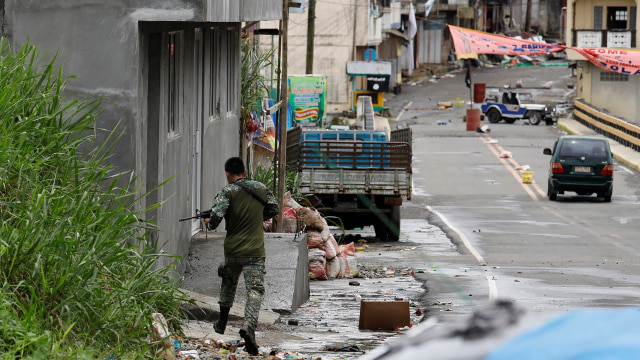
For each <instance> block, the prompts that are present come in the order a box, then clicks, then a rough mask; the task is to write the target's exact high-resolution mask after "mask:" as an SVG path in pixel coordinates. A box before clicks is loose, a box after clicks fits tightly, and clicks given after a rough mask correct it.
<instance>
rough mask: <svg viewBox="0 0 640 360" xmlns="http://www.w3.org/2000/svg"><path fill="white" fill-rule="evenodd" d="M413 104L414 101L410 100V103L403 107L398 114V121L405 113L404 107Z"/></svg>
mask: <svg viewBox="0 0 640 360" xmlns="http://www.w3.org/2000/svg"><path fill="white" fill-rule="evenodd" d="M411 104H413V101H409V103H408V104H407V105H405V106H403V107H402V111H400V114H398V116H396V121H398V120H400V116H402V114H404V109H406V108H408V107H409V106H411Z"/></svg>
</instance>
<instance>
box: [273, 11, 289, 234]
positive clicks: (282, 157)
mask: <svg viewBox="0 0 640 360" xmlns="http://www.w3.org/2000/svg"><path fill="white" fill-rule="evenodd" d="M288 32H289V0H283V1H282V32H281V33H280V36H281V37H282V49H281V53H282V56H281V58H280V62H281V64H280V66H281V67H282V71H281V76H280V94H281V99H280V100H281V101H282V103H281V105H280V116H279V120H280V121H279V124H278V125H279V128H278V130H279V131H278V145H279V148H278V150H279V155H278V178H277V182H278V194H277V196H278V208H279V209H280V212H279V213H278V216H277V218H276V232H282V210H283V209H284V188H285V183H286V181H287V179H286V176H287V175H286V173H287V115H288V114H287V110H288V109H289V87H288V86H287V85H288V82H289V81H288V75H287V45H288V42H287V34H288Z"/></svg>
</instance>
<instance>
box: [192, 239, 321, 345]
mask: <svg viewBox="0 0 640 360" xmlns="http://www.w3.org/2000/svg"><path fill="white" fill-rule="evenodd" d="M224 237H225V233H224V232H208V233H204V232H201V233H198V234H196V235H195V236H194V237H193V239H192V241H191V245H190V249H189V256H188V258H187V261H188V268H187V271H186V273H185V276H184V283H183V284H182V287H181V289H182V290H183V291H185V292H186V293H187V294H189V297H190V298H191V299H193V300H195V303H196V306H195V307H194V306H191V305H189V304H184V305H183V308H185V310H187V311H188V312H189V313H190V314H191V318H192V319H196V320H193V321H188V322H187V323H185V325H184V326H183V330H184V331H185V334H186V335H187V337H190V338H196V339H201V340H204V339H216V340H223V341H228V340H234V339H235V340H237V339H238V329H239V328H238V325H239V326H241V323H242V321H243V320H244V304H245V298H246V289H245V283H244V278H243V277H242V276H241V277H240V281H239V282H238V288H237V292H236V297H235V302H234V305H233V307H232V308H231V312H230V314H229V315H230V316H229V320H230V326H229V327H230V329H229V331H227V332H226V333H225V335H219V334H216V333H214V331H213V328H212V324H211V322H213V321H215V320H217V319H218V317H219V316H220V315H219V314H220V307H219V305H218V296H219V294H220V282H221V280H220V277H218V274H217V270H218V265H219V264H221V263H222V262H224V249H223V244H224ZM264 237H265V250H266V262H265V267H266V274H265V279H264V280H265V288H266V292H265V295H264V297H263V298H262V307H261V310H260V315H259V318H258V322H259V323H260V325H261V326H266V327H269V326H270V325H273V324H274V323H275V322H276V321H277V320H278V319H279V317H280V314H281V313H285V314H286V313H290V312H292V311H294V310H295V309H297V308H298V307H300V305H302V304H303V303H304V302H305V301H307V300H308V299H309V272H308V266H309V265H308V260H307V238H306V235H305V234H300V235H298V236H296V234H284V233H283V234H280V233H265V236H264Z"/></svg>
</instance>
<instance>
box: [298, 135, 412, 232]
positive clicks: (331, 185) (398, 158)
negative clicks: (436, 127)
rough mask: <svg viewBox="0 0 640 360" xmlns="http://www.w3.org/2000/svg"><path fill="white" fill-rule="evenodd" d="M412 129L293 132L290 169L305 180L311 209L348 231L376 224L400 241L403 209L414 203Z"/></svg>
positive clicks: (302, 184) (305, 193)
mask: <svg viewBox="0 0 640 360" xmlns="http://www.w3.org/2000/svg"><path fill="white" fill-rule="evenodd" d="M411 156H412V153H411V128H403V129H397V130H392V131H390V133H389V135H387V133H385V132H384V131H376V130H303V129H302V128H300V127H297V128H293V129H290V130H289V131H288V132H287V166H288V168H289V170H290V171H296V172H298V173H299V174H300V175H301V184H300V190H301V192H302V193H303V194H304V195H305V196H306V197H307V201H308V203H309V204H308V205H310V206H313V207H315V208H316V209H317V210H318V211H320V212H321V213H322V214H323V215H325V216H333V217H338V218H340V220H341V222H342V225H343V226H344V228H345V229H354V228H357V227H360V228H361V227H364V226H370V225H372V226H373V227H374V229H375V232H376V237H378V238H379V239H381V240H389V241H397V240H398V238H399V235H400V217H401V206H402V202H403V200H404V199H407V200H410V199H411V190H412V181H411Z"/></svg>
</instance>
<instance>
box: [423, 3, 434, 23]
mask: <svg viewBox="0 0 640 360" xmlns="http://www.w3.org/2000/svg"><path fill="white" fill-rule="evenodd" d="M435 2H436V0H427V2H426V3H424V18H425V19H426V18H427V17H428V16H429V12H431V8H432V7H433V4H434V3H435Z"/></svg>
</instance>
